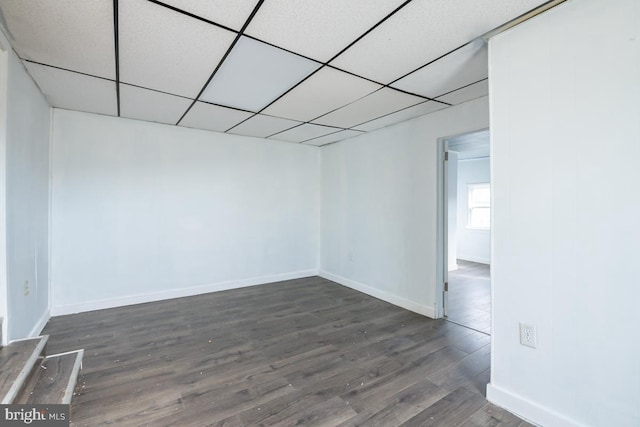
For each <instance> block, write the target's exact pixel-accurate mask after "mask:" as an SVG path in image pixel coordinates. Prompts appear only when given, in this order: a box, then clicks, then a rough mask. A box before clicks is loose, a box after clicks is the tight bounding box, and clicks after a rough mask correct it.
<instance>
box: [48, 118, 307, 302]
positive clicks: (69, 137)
mask: <svg viewBox="0 0 640 427" xmlns="http://www.w3.org/2000/svg"><path fill="white" fill-rule="evenodd" d="M52 155H53V162H52V165H53V166H52V168H53V179H52V198H53V201H52V228H53V234H52V312H53V313H54V314H62V313H69V312H75V311H85V310H91V309H96V308H103V307H111V306H117V305H124V304H131V303H137V302H143V301H150V300H157V299H163V298H171V297H176V296H182V295H193V294H198V293H203V292H211V291H216V290H221V289H228V288H234V287H239V286H246V285H253V284H260V283H265V282H270V281H277V280H283V279H287V278H292V277H301V276H309V275H313V274H316V273H317V246H318V233H319V227H318V225H319V217H318V212H319V149H318V148H316V147H311V146H305V145H298V144H290V143H283V142H276V141H267V140H264V139H257V138H248V137H241V136H235V135H225V134H220V133H215V132H208V131H201V130H195V129H187V128H179V127H175V126H167V125H160V124H155V123H148V122H141V121H135V120H128V119H119V118H114V117H107V116H99V115H94V114H87V113H78V112H71V111H66V110H59V109H54V130H53V154H52Z"/></svg>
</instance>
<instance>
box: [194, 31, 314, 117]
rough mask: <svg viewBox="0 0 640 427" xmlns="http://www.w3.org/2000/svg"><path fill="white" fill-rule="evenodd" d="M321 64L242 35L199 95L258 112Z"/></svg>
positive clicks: (220, 102) (212, 100)
mask: <svg viewBox="0 0 640 427" xmlns="http://www.w3.org/2000/svg"><path fill="white" fill-rule="evenodd" d="M318 67H320V64H319V63H317V62H314V61H310V60H308V59H306V58H303V57H301V56H298V55H294V54H292V53H289V52H287V51H285V50H282V49H278V48H276V47H273V46H269V45H268V44H266V43H262V42H259V41H257V40H253V39H250V38H247V37H241V38H240V40H238V43H236V45H235V46H234V48H233V50H232V51H231V53H230V54H229V56H228V57H227V59H226V60H225V61H224V63H223V64H222V66H221V67H220V69H219V70H218V72H217V73H216V75H215V76H214V77H213V79H212V80H211V82H210V83H209V85H208V86H207V89H205V91H204V92H203V93H202V96H201V97H200V99H202V100H203V101H208V102H213V103H216V104H222V105H227V106H229V107H235V108H241V109H243V110H250V111H255V112H257V111H259V110H260V109H262V108H263V107H265V106H266V105H267V104H269V103H270V102H272V101H273V100H274V99H276V98H277V97H278V96H280V95H282V94H283V93H285V92H286V91H287V90H288V89H289V88H290V87H292V86H293V85H295V84H296V83H298V82H299V81H300V80H302V79H303V78H305V77H306V76H308V75H309V74H310V73H311V72H313V71H314V70H316V69H318Z"/></svg>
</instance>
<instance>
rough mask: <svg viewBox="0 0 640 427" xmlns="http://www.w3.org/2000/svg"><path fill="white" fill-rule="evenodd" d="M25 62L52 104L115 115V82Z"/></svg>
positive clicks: (59, 106)
mask: <svg viewBox="0 0 640 427" xmlns="http://www.w3.org/2000/svg"><path fill="white" fill-rule="evenodd" d="M24 64H25V66H26V67H27V70H29V74H31V76H32V77H33V79H34V80H35V81H36V83H38V86H40V89H42V92H43V93H44V95H45V96H46V97H47V100H48V101H49V103H50V104H51V105H52V106H53V107H58V108H65V109H67V110H76V111H86V112H88V113H98V114H108V115H112V116H115V115H117V114H118V106H117V99H116V83H115V82H113V81H111V80H105V79H101V78H98V77H91V76H87V75H84V74H79V73H74V72H71V71H65V70H61V69H59V68H53V67H47V66H44V65H39V64H33V63H30V62H26V61H25V63H24Z"/></svg>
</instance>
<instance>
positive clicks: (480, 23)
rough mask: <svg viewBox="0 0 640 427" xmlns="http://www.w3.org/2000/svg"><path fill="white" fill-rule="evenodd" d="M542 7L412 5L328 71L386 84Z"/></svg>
mask: <svg viewBox="0 0 640 427" xmlns="http://www.w3.org/2000/svg"><path fill="white" fill-rule="evenodd" d="M544 2H545V1H541V0H519V1H513V0H482V1H468V0H447V1H442V0H413V1H412V2H411V3H409V4H408V5H407V6H405V7H404V8H402V9H401V10H400V11H399V12H398V13H396V14H394V15H393V16H392V17H391V18H389V19H388V20H387V21H385V22H383V23H382V24H381V25H380V26H378V27H377V28H376V29H375V30H373V31H372V32H371V33H369V34H368V35H367V36H366V37H364V38H363V39H362V40H360V41H359V42H358V43H356V44H355V45H354V46H352V47H351V48H349V49H348V50H347V51H346V52H345V53H344V54H342V55H340V56H339V57H338V58H336V60H335V61H334V62H332V65H335V66H337V67H338V68H342V69H344V70H347V71H351V72H353V73H355V74H358V75H361V76H364V77H368V78H370V79H373V80H375V81H378V82H381V83H385V84H387V83H390V82H392V81H393V80H395V79H398V78H400V77H401V76H403V75H404V74H407V73H409V72H411V71H413V70H415V69H417V68H418V67H421V66H422V65H424V64H426V63H428V62H431V61H433V60H435V59H437V58H438V57H440V56H442V55H443V54H445V53H447V52H450V51H451V50H453V49H455V48H457V47H459V46H462V45H463V44H466V43H467V42H469V41H471V40H473V39H475V38H477V37H479V36H481V35H482V34H484V33H486V32H488V31H489V30H491V29H493V28H495V27H497V26H499V25H501V24H503V23H505V22H507V21H509V20H511V19H513V18H515V17H517V16H519V15H521V14H522V13H525V12H527V11H529V10H531V9H533V8H534V7H537V6H539V5H540V4H542V3H544ZM372 52H375V55H372Z"/></svg>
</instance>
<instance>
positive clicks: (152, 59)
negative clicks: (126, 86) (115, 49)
mask: <svg viewBox="0 0 640 427" xmlns="http://www.w3.org/2000/svg"><path fill="white" fill-rule="evenodd" d="M119 4H120V6H119V9H118V10H119V30H120V31H119V32H120V38H119V41H120V47H119V51H120V81H121V82H124V83H131V84H134V85H137V86H142V87H148V88H150V89H156V90H160V91H163V92H168V93H173V94H175V95H181V96H186V97H188V98H195V97H196V96H197V94H198V93H199V92H200V90H201V89H202V86H204V84H205V83H206V81H207V79H208V78H209V76H210V75H211V73H212V72H213V70H214V69H215V67H216V66H217V65H218V63H219V62H220V60H221V59H222V57H223V55H224V54H225V52H226V51H227V49H228V48H229V46H230V45H231V43H232V41H233V40H234V38H235V33H233V32H231V31H227V30H223V29H221V28H218V27H216V26H214V25H211V24H208V23H206V22H203V21H200V20H198V19H195V18H191V17H189V16H186V15H183V14H180V13H176V12H174V11H172V10H170V9H167V8H165V7H162V6H159V5H157V4H154V3H151V2H148V1H146V0H127V1H121V2H120V3H119Z"/></svg>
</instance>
